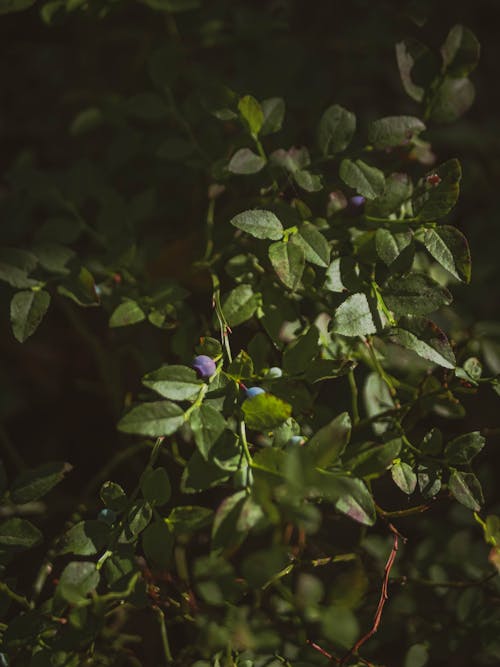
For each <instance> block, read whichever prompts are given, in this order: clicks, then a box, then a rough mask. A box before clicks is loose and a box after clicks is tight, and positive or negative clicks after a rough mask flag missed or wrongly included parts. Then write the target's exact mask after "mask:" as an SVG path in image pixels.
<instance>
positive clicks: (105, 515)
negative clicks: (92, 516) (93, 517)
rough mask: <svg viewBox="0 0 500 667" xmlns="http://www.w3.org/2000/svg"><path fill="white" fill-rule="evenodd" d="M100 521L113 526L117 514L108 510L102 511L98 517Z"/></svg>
mask: <svg viewBox="0 0 500 667" xmlns="http://www.w3.org/2000/svg"><path fill="white" fill-rule="evenodd" d="M97 519H98V520H99V521H104V522H105V523H109V524H112V523H114V522H115V521H116V512H113V510H109V509H107V508H105V509H103V510H101V511H100V512H99V514H98V515H97Z"/></svg>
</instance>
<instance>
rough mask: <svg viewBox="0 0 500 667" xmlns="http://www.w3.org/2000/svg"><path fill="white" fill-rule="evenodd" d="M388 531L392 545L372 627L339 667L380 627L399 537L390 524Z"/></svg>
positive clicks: (387, 597)
mask: <svg viewBox="0 0 500 667" xmlns="http://www.w3.org/2000/svg"><path fill="white" fill-rule="evenodd" d="M389 529H390V531H391V533H392V539H393V543H392V549H391V552H390V554H389V557H388V559H387V562H386V564H385V568H384V578H383V580H382V589H381V591H380V599H379V602H378V605H377V610H376V612H375V616H374V619H373V625H372V627H371V628H370V630H368V632H367V633H366V634H365V635H363V636H362V637H361V639H358V641H357V642H356V643H355V644H354V646H353V647H352V648H351V650H350V651H348V652H347V653H346V655H345V656H344V657H343V658H342V660H341V661H340V665H345V663H346V662H347V660H349V658H350V657H351V656H352V655H357V653H358V651H359V649H360V648H361V646H363V644H364V643H365V642H367V641H368V640H369V639H370V637H372V636H373V635H374V634H375V633H376V632H377V630H378V628H379V625H380V621H381V620H382V612H383V611H384V606H385V603H386V602H387V600H388V599H389V593H388V588H389V577H390V575H391V570H392V566H393V565H394V561H395V560H396V556H397V553H398V549H399V538H400V537H401V535H400V533H399V532H398V531H397V530H396V528H394V526H393V525H392V524H389Z"/></svg>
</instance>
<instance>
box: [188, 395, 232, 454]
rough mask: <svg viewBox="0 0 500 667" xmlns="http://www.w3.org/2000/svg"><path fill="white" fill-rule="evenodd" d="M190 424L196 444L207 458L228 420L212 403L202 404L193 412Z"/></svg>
mask: <svg viewBox="0 0 500 667" xmlns="http://www.w3.org/2000/svg"><path fill="white" fill-rule="evenodd" d="M189 424H190V426H191V428H192V429H193V434H194V439H195V442H196V446H197V447H198V450H199V452H200V454H201V455H202V456H203V458H204V459H205V460H207V459H208V455H209V453H210V450H211V449H212V447H213V446H214V444H215V443H216V442H217V440H218V438H219V437H220V436H221V435H222V433H223V432H224V429H225V428H226V420H225V419H224V417H223V416H222V414H221V413H220V411H219V410H216V409H215V408H213V407H212V406H211V405H202V406H201V407H200V409H199V410H195V411H194V412H193V413H192V414H191V417H190V419H189Z"/></svg>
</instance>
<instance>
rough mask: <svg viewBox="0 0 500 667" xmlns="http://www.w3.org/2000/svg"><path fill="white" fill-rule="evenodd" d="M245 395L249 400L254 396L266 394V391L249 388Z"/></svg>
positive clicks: (258, 388)
mask: <svg viewBox="0 0 500 667" xmlns="http://www.w3.org/2000/svg"><path fill="white" fill-rule="evenodd" d="M245 393H246V396H247V398H253V397H254V396H258V395H259V394H265V393H266V390H265V389H262V387H249V388H248V389H247V390H246V392H245Z"/></svg>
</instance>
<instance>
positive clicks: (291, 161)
mask: <svg viewBox="0 0 500 667" xmlns="http://www.w3.org/2000/svg"><path fill="white" fill-rule="evenodd" d="M269 160H270V161H271V162H272V163H273V164H275V165H277V166H278V167H282V168H283V169H286V171H288V172H290V173H291V174H294V173H295V172H297V171H300V170H301V169H304V168H305V167H307V166H308V165H309V164H310V163H311V158H310V155H309V151H308V150H307V148H306V147H305V146H301V147H300V148H297V147H296V146H292V147H291V148H289V149H288V150H287V151H286V150H285V149H284V148H278V149H277V150H275V151H273V152H272V153H271V155H270V156H269Z"/></svg>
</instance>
